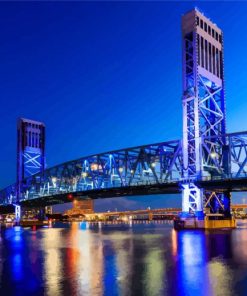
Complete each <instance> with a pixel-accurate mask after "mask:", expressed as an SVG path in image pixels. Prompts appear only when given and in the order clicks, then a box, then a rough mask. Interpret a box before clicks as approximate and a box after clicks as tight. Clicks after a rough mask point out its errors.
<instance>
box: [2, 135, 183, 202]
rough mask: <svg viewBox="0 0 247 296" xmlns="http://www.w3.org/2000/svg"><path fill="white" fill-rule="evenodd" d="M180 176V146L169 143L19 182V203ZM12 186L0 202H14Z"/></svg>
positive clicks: (90, 160) (69, 165)
mask: <svg viewBox="0 0 247 296" xmlns="http://www.w3.org/2000/svg"><path fill="white" fill-rule="evenodd" d="M181 177H182V146H181V142H180V141H170V142H164V143H158V144H152V145H146V146H140V147H134V148H128V149H123V150H118V151H112V152H106V153H102V154H98V155H91V156H88V157H83V158H80V159H77V160H74V161H70V162H66V163H63V164H61V165H58V166H55V167H52V168H50V169H46V170H45V171H44V172H43V173H42V174H41V173H38V174H35V175H33V176H30V177H28V178H26V179H25V180H23V184H22V192H21V194H20V201H25V200H29V199H34V198H39V197H45V196H51V195H56V194H63V193H70V192H71V193H72V192H80V191H83V192H85V191H87V190H98V189H102V188H117V187H123V186H137V185H147V184H160V183H166V182H170V181H172V180H180V179H181ZM15 193H16V184H14V185H12V186H10V187H8V188H6V189H4V190H2V191H1V192H0V203H1V204H10V203H14V202H15V200H16V194H15Z"/></svg>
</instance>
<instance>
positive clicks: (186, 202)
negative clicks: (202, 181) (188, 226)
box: [182, 183, 204, 219]
mask: <svg viewBox="0 0 247 296" xmlns="http://www.w3.org/2000/svg"><path fill="white" fill-rule="evenodd" d="M182 189H183V190H182V217H183V218H187V217H188V218H189V217H197V218H198V219H203V217H204V214H203V189H201V188H198V187H197V186H196V185H195V184H194V183H185V184H182Z"/></svg>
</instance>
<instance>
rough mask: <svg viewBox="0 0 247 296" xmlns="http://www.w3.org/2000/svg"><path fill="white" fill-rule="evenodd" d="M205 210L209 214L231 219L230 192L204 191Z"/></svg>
mask: <svg viewBox="0 0 247 296" xmlns="http://www.w3.org/2000/svg"><path fill="white" fill-rule="evenodd" d="M205 210H206V211H207V212H208V213H209V214H215V215H217V214H219V215H222V217H223V218H224V219H231V218H232V217H231V192H230V191H227V192H215V191H213V192H205Z"/></svg>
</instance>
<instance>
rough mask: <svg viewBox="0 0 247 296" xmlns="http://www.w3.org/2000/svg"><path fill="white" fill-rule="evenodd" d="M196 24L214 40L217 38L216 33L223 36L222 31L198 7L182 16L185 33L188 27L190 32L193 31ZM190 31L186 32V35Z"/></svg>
mask: <svg viewBox="0 0 247 296" xmlns="http://www.w3.org/2000/svg"><path fill="white" fill-rule="evenodd" d="M195 22H196V23H195ZM195 24H196V25H197V26H198V27H199V28H201V29H202V30H204V31H206V32H207V33H209V35H211V36H212V37H213V38H216V33H217V35H218V36H219V35H221V34H222V30H221V29H220V28H219V27H218V26H217V25H216V24H215V23H214V22H213V21H212V20H211V19H210V18H209V17H207V16H206V15H205V14H204V13H203V12H202V11H200V10H199V9H198V8H197V7H195V8H193V9H192V10H189V11H188V12H187V13H185V14H184V15H183V16H182V28H183V32H184V28H185V27H188V30H190V31H193V29H194V28H195V26H194V25H195ZM188 30H185V31H186V32H185V33H188Z"/></svg>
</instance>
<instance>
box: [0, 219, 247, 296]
mask: <svg viewBox="0 0 247 296" xmlns="http://www.w3.org/2000/svg"><path fill="white" fill-rule="evenodd" d="M0 252H1V256H0V295H1V296H8V295H35V296H36V295H49V296H56V295H68V296H70V295H83V296H84V295H90V296H97V295H110V296H112V295H126V296H129V295H138V296H139V295H147V296H156V295H173V296H175V295H181V296H182V295H183V296H184V295H186V296H187V295H196V296H200V295H205V296H211V295H217V296H218V295H224V296H227V295H247V222H244V221H240V222H239V223H238V228H237V229H234V230H217V231H216V230H215V231H208V232H205V231H199V230H183V231H179V232H176V231H175V230H173V227H172V223H171V222H168V221H156V222H140V223H136V222H135V223H131V224H121V225H120V224H96V223H91V224H90V223H85V222H82V223H76V222H74V223H64V224H62V223H56V224H54V225H52V227H50V228H40V229H37V230H32V229H24V228H21V227H9V228H6V229H1V237H0Z"/></svg>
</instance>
